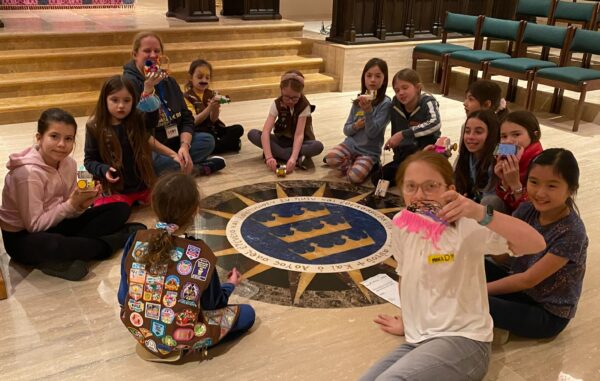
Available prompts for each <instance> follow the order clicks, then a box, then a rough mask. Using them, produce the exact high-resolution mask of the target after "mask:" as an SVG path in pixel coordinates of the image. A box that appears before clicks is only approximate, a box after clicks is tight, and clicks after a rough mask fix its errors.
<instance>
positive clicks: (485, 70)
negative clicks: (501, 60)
mask: <svg viewBox="0 0 600 381" xmlns="http://www.w3.org/2000/svg"><path fill="white" fill-rule="evenodd" d="M489 70H490V63H489V61H488V62H484V63H483V72H482V74H481V79H490V75H489V73H488V71H489Z"/></svg>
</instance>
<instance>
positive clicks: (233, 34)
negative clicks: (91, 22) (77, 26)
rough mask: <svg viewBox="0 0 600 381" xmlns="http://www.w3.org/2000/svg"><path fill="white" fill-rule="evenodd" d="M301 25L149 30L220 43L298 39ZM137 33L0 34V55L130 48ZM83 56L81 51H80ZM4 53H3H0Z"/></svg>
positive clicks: (167, 38) (169, 37)
mask: <svg viewBox="0 0 600 381" xmlns="http://www.w3.org/2000/svg"><path fill="white" fill-rule="evenodd" d="M303 26H304V24H302V23H299V22H294V21H288V20H281V21H273V22H269V21H262V22H253V21H246V22H244V24H242V25H240V24H235V25H233V24H232V25H227V24H224V23H218V24H196V25H193V26H185V27H176V28H168V29H167V28H162V29H153V31H155V32H156V33H158V34H159V35H160V36H161V38H162V40H163V42H164V43H166V44H168V43H174V42H188V41H224V40H237V39H244V40H250V39H266V38H270V37H272V36H273V37H278V38H284V37H302V28H303ZM138 32H139V30H130V31H118V32H114V31H113V32H85V33H70V32H61V33H58V32H52V33H39V34H30V33H13V34H5V35H4V34H3V35H0V52H3V51H11V50H17V49H54V48H56V49H59V48H79V49H85V50H88V49H89V48H90V47H97V46H112V45H125V46H127V47H128V49H131V45H132V43H133V37H134V36H135V35H136V34H137V33H138ZM82 53H83V52H82ZM0 54H4V53H0Z"/></svg>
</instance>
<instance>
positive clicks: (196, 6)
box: [167, 0, 219, 22]
mask: <svg viewBox="0 0 600 381" xmlns="http://www.w3.org/2000/svg"><path fill="white" fill-rule="evenodd" d="M167 17H176V18H178V19H181V20H184V21H187V22H196V21H219V18H218V17H217V14H216V10H215V0H168V11H167Z"/></svg>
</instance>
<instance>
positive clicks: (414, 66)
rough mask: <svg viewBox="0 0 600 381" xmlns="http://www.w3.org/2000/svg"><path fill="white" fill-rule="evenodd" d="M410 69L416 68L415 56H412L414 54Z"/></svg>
mask: <svg viewBox="0 0 600 381" xmlns="http://www.w3.org/2000/svg"><path fill="white" fill-rule="evenodd" d="M412 69H413V70H417V58H416V57H414V55H413V59H412Z"/></svg>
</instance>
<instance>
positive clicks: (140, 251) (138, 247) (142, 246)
mask: <svg viewBox="0 0 600 381" xmlns="http://www.w3.org/2000/svg"><path fill="white" fill-rule="evenodd" d="M147 252H148V242H141V241H136V242H135V245H134V246H133V251H132V253H131V255H132V256H133V258H134V259H135V260H136V261H139V260H140V259H141V258H142V257H143V256H144V255H146V253H147Z"/></svg>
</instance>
